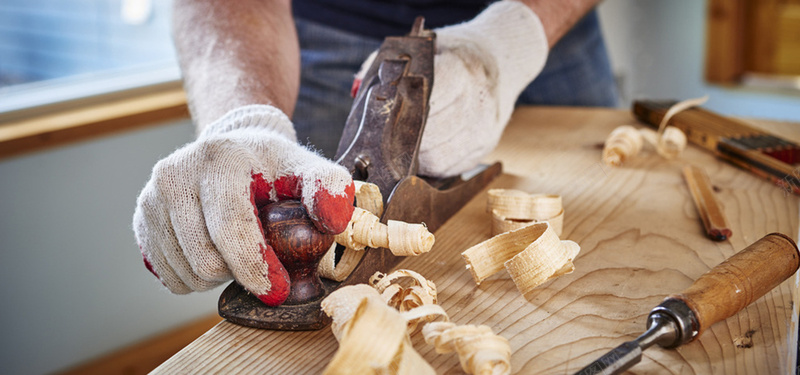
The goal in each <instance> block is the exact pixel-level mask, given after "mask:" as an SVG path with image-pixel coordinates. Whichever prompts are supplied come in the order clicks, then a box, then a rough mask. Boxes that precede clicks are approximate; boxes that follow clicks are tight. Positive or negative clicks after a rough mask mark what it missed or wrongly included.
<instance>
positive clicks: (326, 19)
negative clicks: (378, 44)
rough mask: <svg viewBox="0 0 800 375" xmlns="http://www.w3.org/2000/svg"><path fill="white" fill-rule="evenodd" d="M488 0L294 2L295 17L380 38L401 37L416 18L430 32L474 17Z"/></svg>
mask: <svg viewBox="0 0 800 375" xmlns="http://www.w3.org/2000/svg"><path fill="white" fill-rule="evenodd" d="M491 2H492V1H491V0H460V1H459V0H404V1H389V0H294V1H293V2H292V8H293V11H294V15H295V17H299V18H303V19H307V20H309V21H313V22H317V23H321V24H323V25H327V26H331V27H334V28H337V29H339V30H344V31H348V32H351V33H355V34H359V35H363V36H368V37H372V38H376V39H383V38H384V37H386V36H394V35H405V34H407V33H408V32H409V31H410V30H411V25H413V24H414V19H415V18H416V17H417V16H423V17H425V27H426V28H428V29H433V28H437V27H441V26H447V25H452V24H456V23H460V22H463V21H467V20H470V19H472V18H473V17H475V16H476V15H477V14H478V13H480V12H481V11H482V10H483V9H484V8H486V6H487V5H488V4H489V3H491Z"/></svg>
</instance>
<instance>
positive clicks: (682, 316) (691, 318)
mask: <svg viewBox="0 0 800 375" xmlns="http://www.w3.org/2000/svg"><path fill="white" fill-rule="evenodd" d="M661 317H668V318H670V319H671V320H672V321H673V322H674V323H675V328H677V332H675V333H676V334H675V339H674V340H667V342H665V341H664V340H662V341H659V342H657V344H658V345H660V346H661V347H664V348H668V349H669V348H676V347H678V346H680V345H683V344H685V343H687V342H689V341H692V340H693V339H694V337H695V336H697V332H698V327H699V324H698V321H697V317H695V315H694V312H692V309H691V308H689V306H688V305H686V303H685V302H684V301H681V300H679V299H676V298H667V299H665V300H664V302H661V304H660V305H658V306H656V307H655V308H654V309H653V310H651V311H650V315H649V316H648V317H647V327H648V328H650V327H651V326H653V325H654V324H656V322H657V320H658V319H660V318H661Z"/></svg>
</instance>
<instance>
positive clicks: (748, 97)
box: [600, 0, 800, 122]
mask: <svg viewBox="0 0 800 375" xmlns="http://www.w3.org/2000/svg"><path fill="white" fill-rule="evenodd" d="M705 15H706V2H705V1H696V0H605V1H604V2H603V3H602V4H601V6H600V20H601V23H602V27H603V33H604V35H605V37H606V43H607V45H608V49H609V53H610V56H611V64H612V67H613V69H614V71H615V73H616V74H617V75H618V76H620V77H621V81H622V95H623V97H622V99H623V100H622V103H621V105H622V106H623V107H624V108H630V103H631V100H633V99H643V98H649V99H688V98H693V97H699V96H703V95H705V94H708V95H709V96H710V99H709V101H708V103H706V105H705V107H707V108H709V109H711V110H713V111H717V112H719V113H722V114H724V115H729V116H744V117H757V118H765V119H775V120H789V121H797V122H800V92H798V93H795V94H789V95H785V94H784V95H780V94H777V93H767V92H759V91H757V90H754V89H742V88H733V89H732V88H721V87H719V86H713V85H708V84H706V83H705V82H704V79H703V70H704V64H705V60H704V59H705Z"/></svg>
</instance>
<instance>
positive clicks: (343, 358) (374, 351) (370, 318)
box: [323, 288, 436, 375]
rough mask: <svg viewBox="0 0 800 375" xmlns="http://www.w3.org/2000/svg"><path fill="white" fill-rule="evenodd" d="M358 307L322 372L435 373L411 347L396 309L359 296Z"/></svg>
mask: <svg viewBox="0 0 800 375" xmlns="http://www.w3.org/2000/svg"><path fill="white" fill-rule="evenodd" d="M344 289H345V288H341V289H339V290H338V291H341V290H344ZM338 291H337V292H338ZM334 293H336V292H334ZM331 295H333V293H332V294H331ZM357 306H358V307H357V308H356V309H355V311H354V313H353V315H352V317H351V319H350V320H349V321H348V322H346V323H345V325H344V327H343V330H342V332H341V334H340V335H341V336H340V337H341V338H340V339H339V350H337V351H336V354H335V355H334V356H333V359H331V362H330V363H328V366H327V367H325V370H324V371H323V374H326V375H327V374H331V375H333V374H409V375H411V374H435V373H436V371H434V369H433V367H431V365H430V364H429V363H428V362H427V361H425V359H423V358H422V356H420V355H419V353H417V351H416V350H414V347H413V346H412V344H411V340H410V338H409V336H408V333H407V331H406V323H405V320H404V319H403V317H402V316H401V315H400V313H399V312H398V311H397V310H395V309H393V308H391V307H389V306H387V305H386V304H385V303H383V301H375V300H374V299H370V298H363V299H361V301H360V302H359V303H358V305H357ZM376 338H377V339H376Z"/></svg>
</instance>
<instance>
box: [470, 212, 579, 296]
mask: <svg viewBox="0 0 800 375" xmlns="http://www.w3.org/2000/svg"><path fill="white" fill-rule="evenodd" d="M579 251H580V246H578V244H577V243H575V242H572V241H561V240H560V239H559V238H558V236H557V235H556V234H555V232H554V231H553V229H552V227H551V226H550V224H549V223H548V222H543V223H536V224H532V225H529V226H526V227H523V228H520V229H517V230H514V231H511V232H506V233H503V234H500V235H497V236H494V237H492V238H490V239H488V240H486V241H483V242H481V243H479V244H477V245H475V246H473V247H471V248H469V249H467V250H466V251H464V252H463V253H461V256H462V257H463V258H464V260H465V261H466V262H467V269H468V270H469V271H470V273H472V277H473V279H474V280H475V283H477V284H479V285H480V283H481V281H483V280H485V279H486V278H487V277H489V276H491V275H493V274H495V273H496V272H498V271H500V270H501V269H502V268H504V267H505V269H506V271H508V273H509V274H510V275H511V278H512V279H513V280H514V284H516V286H517V289H519V291H520V292H521V293H522V294H523V295H524V296H525V298H529V295H530V293H531V292H532V291H533V289H534V288H535V287H537V286H539V285H541V284H542V283H544V282H545V281H547V280H549V279H551V278H554V277H557V276H560V275H563V274H565V273H570V272H572V271H573V269H574V268H573V265H572V260H573V259H575V257H576V256H577V255H578V252H579Z"/></svg>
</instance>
